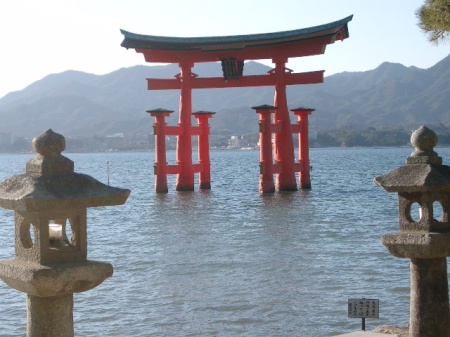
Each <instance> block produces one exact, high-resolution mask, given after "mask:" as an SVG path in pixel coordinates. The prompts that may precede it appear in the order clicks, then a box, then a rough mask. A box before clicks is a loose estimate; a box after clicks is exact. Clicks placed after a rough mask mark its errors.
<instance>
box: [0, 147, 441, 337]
mask: <svg viewBox="0 0 450 337" xmlns="http://www.w3.org/2000/svg"><path fill="white" fill-rule="evenodd" d="M437 151H438V153H439V155H441V156H442V157H443V159H444V163H447V164H448V163H450V150H449V149H447V148H439V149H437ZM411 152H412V149H411V148H383V149H368V148H351V149H311V154H310V156H311V165H312V167H313V168H312V171H311V180H312V189H311V190H300V191H297V192H292V193H275V194H273V195H260V194H259V192H258V179H259V152H258V151H242V150H241V151H238V150H236V151H214V150H213V151H212V152H211V166H212V167H211V176H212V178H211V185H212V189H211V190H210V191H199V190H198V188H197V186H196V188H195V191H194V192H176V191H175V190H174V189H175V186H174V185H175V177H174V176H169V193H167V194H156V193H155V192H154V175H153V162H154V153H153V152H139V153H92V154H73V153H65V155H66V156H67V157H69V158H70V159H72V160H73V161H74V162H75V171H76V172H79V173H86V174H89V175H92V176H93V177H95V178H96V179H98V180H100V181H102V182H104V183H107V181H108V180H109V181H110V184H111V185H112V186H117V187H122V188H129V189H130V190H131V195H130V197H129V199H128V201H127V203H126V204H125V205H123V206H116V207H99V208H91V209H89V210H88V258H89V259H92V260H100V261H106V262H110V263H112V264H113V266H114V275H113V277H112V278H110V279H107V280H106V281H105V282H103V283H102V284H101V285H100V286H98V287H97V288H95V289H93V290H90V291H87V292H84V293H80V294H74V299H75V304H74V322H75V323H74V324H75V334H76V335H77V336H114V337H115V336H117V337H118V336H120V337H123V336H155V337H156V336H158V337H160V336H258V337H260V336H306V337H307V336H332V335H335V334H340V333H346V332H351V331H356V330H359V329H361V320H360V319H354V318H352V319H350V318H348V315H347V301H348V299H349V298H372V299H379V300H380V309H379V310H380V318H379V319H367V321H366V326H367V329H368V330H371V329H373V328H376V327H377V326H380V325H397V326H406V325H407V324H408V319H409V285H410V283H409V261H408V260H406V259H398V258H395V257H393V256H391V255H390V254H389V253H388V252H387V250H386V249H385V248H384V246H383V245H382V244H381V241H380V238H381V236H382V235H383V234H385V233H388V232H396V231H398V210H397V195H396V194H395V193H387V192H385V191H384V190H382V189H380V188H379V187H377V186H375V184H374V183H373V178H374V177H375V176H378V175H381V174H384V173H387V172H388V171H390V170H392V169H394V168H396V167H398V166H401V165H404V164H405V160H406V157H407V156H408V155H409V154H410V153H411ZM33 156H34V155H32V154H20V155H18V154H16V155H14V154H11V155H9V154H2V155H0V180H3V179H5V178H6V177H9V176H12V175H16V174H21V173H24V171H25V162H26V161H27V160H29V159H31V158H32V157H33ZM194 157H195V156H194ZM174 158H175V154H174V153H173V152H169V153H168V162H169V163H170V164H173V163H174V162H175V159H174ZM196 185H197V184H196ZM13 221H14V220H13V212H12V211H10V210H3V209H1V210H0V259H10V258H13V257H14V222H13ZM25 300H26V295H25V294H23V293H20V292H18V291H16V290H14V289H11V288H9V287H8V286H7V285H6V284H5V283H3V282H1V281H0V336H1V337H6V336H25V334H26V305H25Z"/></svg>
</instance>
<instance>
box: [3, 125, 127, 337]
mask: <svg viewBox="0 0 450 337" xmlns="http://www.w3.org/2000/svg"><path fill="white" fill-rule="evenodd" d="M33 148H34V150H35V151H36V152H37V153H38V155H37V156H36V157H35V158H34V159H32V160H30V161H29V162H27V164H26V173H25V174H22V175H17V176H13V177H11V178H8V179H6V180H4V181H3V182H2V183H0V207H2V208H6V209H11V210H14V216H15V255H16V257H15V259H12V260H3V261H0V278H1V279H2V280H3V281H4V282H5V283H7V284H8V285H9V286H10V287H12V288H14V289H17V290H19V291H22V292H25V293H27V294H28V297H27V310H28V313H27V320H28V322H27V336H28V337H31V336H33V337H38V336H39V337H41V336H42V337H44V336H45V337H57V336H58V337H61V336H64V337H65V336H73V335H74V329H73V293H76V292H83V291H87V290H89V289H92V288H94V287H96V286H98V285H99V284H100V283H102V282H103V281H104V280H105V279H107V278H108V277H111V276H112V273H113V267H112V265H111V264H109V263H106V262H98V261H90V260H88V259H87V231H86V225H87V221H86V210H87V208H88V207H96V206H109V205H120V204H124V203H125V202H126V200H127V198H128V196H129V194H130V191H129V190H127V189H120V188H115V187H110V186H107V185H104V184H102V183H100V182H99V181H97V180H95V179H94V178H92V177H90V176H88V175H84V174H79V173H75V172H74V163H73V161H71V160H70V159H68V158H66V157H64V156H62V155H61V152H62V151H63V150H64V148H65V139H64V137H63V136H62V135H60V134H57V133H54V132H53V131H52V130H48V131H46V132H45V133H43V134H41V135H40V136H38V137H36V138H34V139H33Z"/></svg>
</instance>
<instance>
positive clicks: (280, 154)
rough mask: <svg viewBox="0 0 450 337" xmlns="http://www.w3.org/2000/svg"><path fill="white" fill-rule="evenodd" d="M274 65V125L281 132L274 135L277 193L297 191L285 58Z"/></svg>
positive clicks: (276, 61) (275, 61)
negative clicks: (277, 165)
mask: <svg viewBox="0 0 450 337" xmlns="http://www.w3.org/2000/svg"><path fill="white" fill-rule="evenodd" d="M273 62H274V63H275V69H274V72H275V77H276V83H275V97H274V105H275V106H276V107H277V110H276V111H275V124H278V125H280V126H281V132H278V133H275V135H274V144H273V145H274V151H275V156H274V157H275V162H276V163H277V164H279V165H281V167H282V170H281V172H280V173H278V174H277V180H276V188H277V190H278V191H297V183H296V180H295V171H294V161H295V159H294V142H293V140H292V132H291V120H290V118H289V110H288V105H287V98H286V71H287V69H286V62H287V58H284V59H279V60H273Z"/></svg>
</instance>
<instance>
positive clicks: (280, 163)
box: [121, 16, 352, 192]
mask: <svg viewBox="0 0 450 337" xmlns="http://www.w3.org/2000/svg"><path fill="white" fill-rule="evenodd" d="M351 20H352V16H349V17H347V18H345V19H342V20H339V21H336V22H332V23H328V24H324V25H320V26H316V27H311V28H304V29H298V30H291V31H285V32H277V33H267V34H253V35H237V36H222V37H192V38H182V37H164V36H152V35H139V34H134V33H130V32H127V31H124V30H121V32H122V34H123V35H124V40H123V42H122V44H121V45H122V47H125V48H133V49H135V50H136V52H138V53H142V54H143V55H144V58H145V60H146V61H147V62H158V63H178V65H179V67H180V74H178V75H177V76H176V78H174V79H147V82H148V89H149V90H168V89H180V91H181V94H180V107H179V120H178V121H179V124H178V127H176V128H177V129H176V130H174V129H173V128H174V127H172V129H169V127H167V129H168V131H171V132H173V133H172V134H176V135H177V150H176V151H177V159H176V160H177V165H176V168H172V169H171V170H169V171H170V172H166V173H169V174H170V173H176V174H177V175H178V176H177V182H176V189H177V190H179V191H183V190H184V191H186V190H187V191H191V190H193V189H194V173H195V172H199V173H200V181H202V176H203V179H209V170H210V168H209V167H210V165H209V161H208V162H203V163H201V164H200V165H193V163H192V135H194V134H197V135H199V131H196V132H197V133H194V134H193V130H196V129H195V128H193V127H192V125H191V124H192V123H191V115H192V89H200V88H202V89H205V88H231V87H249V86H274V87H275V98H274V106H275V107H276V109H275V113H274V115H275V118H274V126H276V128H275V129H276V131H274V132H275V137H274V145H273V146H274V159H275V162H276V164H275V166H276V169H274V173H276V174H277V179H276V188H277V190H279V191H294V190H297V183H296V179H295V172H297V171H298V172H300V174H299V184H300V187H301V188H310V187H311V182H310V179H309V159H308V155H307V154H305V153H304V152H305V147H306V152H308V145H307V142H308V134H307V132H306V134H305V132H304V131H305V130H306V131H307V123H308V119H307V115H306V117H303V119H302V121H301V124H304V125H303V127H301V126H299V127H298V128H299V129H301V131H302V133H301V134H300V137H299V142H300V143H301V144H302V145H301V146H300V148H301V149H303V151H302V150H300V156H299V162H297V163H295V158H294V145H293V140H292V126H291V124H290V118H289V111H288V105H287V98H286V86H287V85H294V84H311V83H322V82H323V72H324V71H314V72H307V73H293V72H292V71H291V70H290V69H288V68H286V63H287V62H288V59H289V58H290V57H291V58H292V57H302V56H311V55H319V54H323V53H324V52H325V47H326V45H328V44H331V43H334V42H335V41H336V40H344V39H346V38H348V36H349V34H348V27H347V24H348V22H350V21H351ZM261 59H271V60H272V62H273V63H274V64H275V68H274V69H273V70H271V71H270V72H269V73H268V74H267V75H255V76H244V75H243V68H244V61H246V60H261ZM218 61H220V62H221V63H222V69H223V78H222V77H210V78H199V77H197V75H196V74H194V73H192V68H193V67H194V63H196V62H218ZM309 112H311V110H310V111H309ZM299 118H300V117H299ZM167 134H169V133H167ZM204 139H205V138H204ZM206 141H207V138H206ZM305 144H306V146H305ZM199 148H200V146H199ZM164 151H165V149H164ZM302 152H303V153H302ZM199 155H200V154H199ZM208 158H209V155H208ZM264 160H267V158H261V162H263V161H264ZM160 164H162V165H166V164H165V163H162V162H159V163H158V160H156V164H155V165H156V166H158V165H160ZM156 171H158V170H156ZM166 173H164V175H165V174H166ZM204 173H205V174H204ZM262 173H263V172H262ZM205 176H206V178H205ZM164 180H166V177H165V176H164V177H158V176H157V177H156V181H157V185H158V181H159V183H160V184H162V188H159V189H158V187H157V192H165V191H166V190H167V182H166V183H165V185H166V186H164ZM201 185H203V186H209V181H208V182H205V181H204V182H203V184H202V183H201ZM263 192H270V191H263Z"/></svg>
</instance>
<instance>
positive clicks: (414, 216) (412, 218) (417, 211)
mask: <svg viewBox="0 0 450 337" xmlns="http://www.w3.org/2000/svg"><path fill="white" fill-rule="evenodd" d="M422 215H423V211H422V206H421V205H420V204H419V203H418V202H413V203H411V204H410V205H409V207H408V209H407V212H406V216H407V218H408V221H409V222H413V223H419V222H420V220H422Z"/></svg>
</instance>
